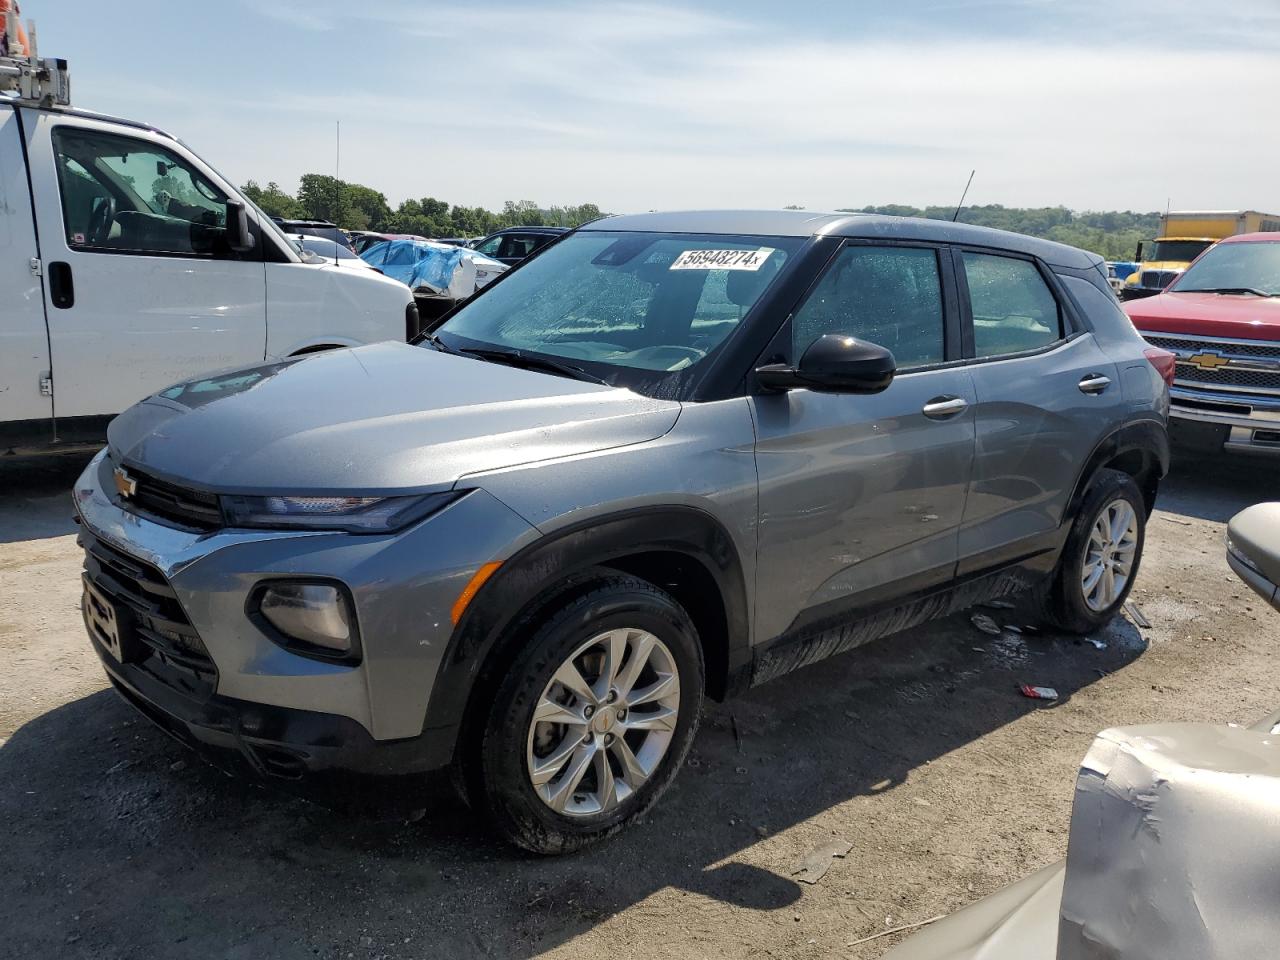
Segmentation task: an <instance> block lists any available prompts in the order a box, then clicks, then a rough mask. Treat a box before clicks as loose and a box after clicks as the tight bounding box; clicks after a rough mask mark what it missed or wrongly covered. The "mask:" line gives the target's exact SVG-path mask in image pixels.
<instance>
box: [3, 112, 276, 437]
mask: <svg viewBox="0 0 1280 960" xmlns="http://www.w3.org/2000/svg"><path fill="white" fill-rule="evenodd" d="M23 126H24V128H25V133H26V137H27V152H28V155H29V157H30V163H31V178H32V185H33V187H34V189H35V195H36V197H38V198H39V202H38V204H37V209H36V222H37V224H38V226H39V231H40V242H41V254H42V257H43V259H44V265H45V274H46V284H45V290H46V296H47V298H48V302H47V313H48V318H49V343H50V347H51V352H52V358H51V359H52V364H53V380H54V411H55V414H56V415H57V417H58V420H59V422H61V421H62V419H63V418H65V417H82V416H94V415H103V414H115V413H119V412H120V411H121V410H123V409H125V408H126V407H128V406H130V405H131V404H133V403H135V402H136V401H138V400H141V399H142V398H143V397H145V396H147V395H149V394H151V393H154V392H155V391H157V390H159V389H162V388H163V387H165V386H167V385H169V384H171V383H174V382H176V381H179V380H185V379H188V378H191V377H194V376H198V375H200V374H203V373H207V372H209V371H212V370H217V369H221V368H225V367H231V366H237V365H241V364H246V363H252V362H258V361H261V360H262V359H263V356H264V350H265V341H266V292H265V272H264V265H263V263H262V252H261V247H260V246H257V247H255V248H254V249H253V250H251V251H249V252H248V253H245V254H240V253H236V252H234V251H232V250H230V249H229V248H228V246H227V243H226V215H227V207H226V203H227V200H228V198H229V196H230V192H229V188H228V186H226V185H220V183H219V181H218V178H217V177H216V175H215V174H213V173H212V171H209V170H208V169H207V168H203V167H202V166H201V165H200V164H198V163H197V162H196V161H195V160H194V158H192V157H191V156H190V155H189V154H187V153H186V152H185V151H183V150H182V148H181V147H180V146H179V145H178V144H177V143H175V142H174V141H173V140H170V139H168V138H167V137H163V136H161V135H157V134H153V133H151V132H149V131H146V130H137V131H132V130H131V131H130V132H129V134H128V135H125V134H123V133H121V132H120V128H119V126H117V125H112V124H106V123H100V122H97V121H92V120H87V119H83V118H79V117H68V116H63V115H59V114H56V113H48V112H36V111H24V112H23Z"/></svg>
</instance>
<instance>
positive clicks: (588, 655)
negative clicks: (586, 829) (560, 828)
mask: <svg viewBox="0 0 1280 960" xmlns="http://www.w3.org/2000/svg"><path fill="white" fill-rule="evenodd" d="M679 712H680V675H679V670H678V668H677V667H676V662H675V658H674V657H672V655H671V651H670V650H668V649H667V647H666V645H665V644H664V643H663V642H662V641H661V640H659V639H658V638H657V637H656V636H654V635H653V634H652V633H649V632H648V631H647V630H642V629H639V628H630V627H623V628H619V629H615V630H609V631H607V632H605V633H601V634H599V635H597V636H595V637H592V638H591V639H590V640H588V641H587V642H586V643H584V644H583V645H582V646H580V647H579V648H578V649H577V650H575V651H574V652H573V653H572V654H571V655H570V656H569V657H568V658H567V659H566V660H565V661H564V662H563V663H562V664H561V665H560V667H559V669H557V670H556V672H555V674H554V675H552V678H551V681H550V682H549V683H548V684H547V685H546V687H545V688H544V689H543V691H542V695H541V696H540V697H539V698H538V704H537V706H536V707H535V709H534V712H533V719H532V721H531V722H530V724H529V733H528V737H527V748H526V769H527V771H528V774H529V781H530V783H531V784H532V785H533V788H534V790H535V791H536V792H537V794H538V796H539V797H540V798H541V799H542V801H543V803H545V804H546V805H547V806H549V807H550V808H551V809H552V810H555V811H556V812H557V813H561V814H564V815H566V816H570V817H582V816H591V815H595V814H600V813H607V812H609V811H611V810H614V809H616V808H617V807H618V805H619V804H621V803H623V802H625V801H626V800H627V798H628V797H630V796H632V795H633V794H634V793H635V792H636V791H637V790H639V789H640V788H641V787H642V786H643V785H644V783H645V781H647V780H648V779H649V778H650V777H651V776H652V775H653V773H654V771H655V770H657V768H658V765H659V764H660V763H661V762H662V758H663V757H664V756H666V753H667V748H668V747H669V746H670V745H671V741H672V738H673V736H674V734H675V730H676V721H677V719H678V717H679Z"/></svg>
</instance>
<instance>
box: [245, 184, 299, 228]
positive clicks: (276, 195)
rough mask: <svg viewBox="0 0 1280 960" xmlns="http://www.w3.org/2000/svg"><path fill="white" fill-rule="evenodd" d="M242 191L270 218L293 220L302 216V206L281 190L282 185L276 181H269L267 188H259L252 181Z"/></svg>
mask: <svg viewBox="0 0 1280 960" xmlns="http://www.w3.org/2000/svg"><path fill="white" fill-rule="evenodd" d="M240 190H241V191H242V192H243V193H244V195H245V196H246V197H248V198H249V199H250V200H252V201H253V202H254V203H256V204H257V205H258V206H259V207H261V208H262V211H263V212H264V213H265V214H266V215H267V216H269V217H282V218H284V219H286V220H292V219H296V218H297V217H300V216H302V205H301V204H299V203H298V201H297V200H295V199H294V198H293V197H291V196H289V194H287V193H285V192H284V191H283V190H281V189H280V184H278V183H276V182H275V181H274V180H271V181H268V182H267V185H266V187H265V188H263V187H260V186H258V184H257V181H254V180H250V181H249V182H248V183H246V184H245V185H244V186H243V187H241V188H240Z"/></svg>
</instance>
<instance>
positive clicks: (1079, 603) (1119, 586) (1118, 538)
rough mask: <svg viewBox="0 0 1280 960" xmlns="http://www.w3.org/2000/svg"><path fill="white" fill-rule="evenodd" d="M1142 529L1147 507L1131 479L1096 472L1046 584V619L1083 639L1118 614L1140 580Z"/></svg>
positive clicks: (1120, 475)
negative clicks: (1095, 476)
mask: <svg viewBox="0 0 1280 960" xmlns="http://www.w3.org/2000/svg"><path fill="white" fill-rule="evenodd" d="M1146 526H1147V511H1146V505H1145V504H1144V503H1143V499H1142V492H1141V491H1140V490H1139V489H1138V485H1137V484H1136V483H1135V482H1134V480H1133V478H1132V477H1130V476H1129V475H1128V474H1127V473H1122V472H1120V471H1119V470H1109V469H1107V470H1100V471H1099V472H1098V476H1097V478H1096V479H1095V481H1094V483H1093V486H1092V487H1090V488H1089V492H1088V493H1087V494H1086V495H1085V498H1084V503H1082V504H1081V506H1080V513H1079V515H1078V516H1077V517H1076V520H1075V523H1073V524H1072V526H1071V533H1070V534H1069V535H1068V536H1067V543H1066V546H1065V547H1064V548H1063V551H1062V557H1061V558H1060V559H1059V561H1058V566H1057V569H1056V570H1055V571H1054V574H1053V579H1052V580H1051V581H1050V584H1049V591H1048V597H1047V603H1046V609H1045V616H1046V619H1048V620H1049V622H1050V623H1052V624H1053V625H1054V626H1056V627H1058V628H1059V629H1061V630H1064V631H1066V632H1067V633H1078V634H1084V633H1089V632H1091V631H1093V630H1096V629H1098V628H1099V627H1101V626H1103V625H1104V624H1106V623H1107V622H1109V621H1110V620H1111V618H1112V617H1114V616H1115V615H1116V614H1117V613H1119V612H1120V608H1121V607H1122V606H1123V605H1124V602H1125V600H1126V599H1127V598H1128V596H1129V591H1130V590H1132V589H1133V581H1134V579H1135V578H1136V577H1137V575H1138V566H1139V564H1140V563H1141V562H1142V548H1143V544H1144V543H1145V541H1146Z"/></svg>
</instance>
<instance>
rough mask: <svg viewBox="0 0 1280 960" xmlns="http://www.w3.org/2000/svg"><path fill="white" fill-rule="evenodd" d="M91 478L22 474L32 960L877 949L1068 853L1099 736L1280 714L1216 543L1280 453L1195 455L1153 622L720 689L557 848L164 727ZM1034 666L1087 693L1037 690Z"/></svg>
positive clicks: (1175, 504)
mask: <svg viewBox="0 0 1280 960" xmlns="http://www.w3.org/2000/svg"><path fill="white" fill-rule="evenodd" d="M82 465H83V459H82V458H81V459H67V460H61V461H45V462H42V463H35V464H26V465H18V464H5V465H0V577H2V578H3V579H2V580H0V583H2V584H3V588H2V589H0V649H2V650H3V651H4V653H5V669H4V670H3V671H0V931H3V932H4V933H3V939H4V941H5V944H6V947H7V952H8V953H9V955H11V956H22V957H28V958H34V957H137V958H151V957H166V958H170V957H172V958H185V957H193V958H196V957H198V958H201V960H206V958H223V957H226V958H240V957H244V958H249V957H254V958H258V957H286V958H294V957H315V956H320V957H331V958H344V957H345V958H375V957H385V958H419V957H422V958H426V957H431V958H435V957H444V956H448V957H487V956H497V957H534V956H550V957H571V956H573V957H577V956H583V955H587V956H602V955H606V954H607V955H609V956H610V957H613V958H617V960H622V958H626V957H633V956H634V957H643V958H645V960H658V958H664V957H671V958H694V957H698V958H701V957H762V956H784V957H815V958H816V957H830V956H848V957H853V958H872V957H877V956H879V955H880V954H881V953H883V952H884V951H885V950H886V949H888V947H889V946H891V945H892V944H893V943H895V942H897V941H898V940H899V939H900V937H899V936H898V935H893V936H887V937H883V938H880V939H878V940H875V941H872V942H870V943H866V944H863V945H860V946H856V947H847V946H846V945H847V944H848V943H850V942H851V941H854V940H858V939H860V938H862V937H866V936H869V935H871V934H873V933H876V932H878V931H883V930H886V929H888V928H889V927H894V926H898V925H900V924H903V923H912V922H915V921H919V920H924V919H927V918H929V917H932V916H934V915H936V914H939V913H947V912H950V911H952V910H955V909H956V908H957V907H960V906H963V905H964V904H966V903H969V902H971V901H973V900H975V899H977V898H979V897H981V896H983V895H984V894H987V893H990V892H991V891H993V890H995V889H997V888H998V887H1000V886H1003V885H1004V884H1006V883H1008V882H1010V881H1011V880H1014V879H1016V878H1018V877H1021V876H1024V875H1025V874H1027V873H1029V872H1030V871H1031V870H1033V869H1035V868H1037V867H1040V866H1043V865H1044V864H1046V863H1049V862H1051V861H1052V860H1055V859H1056V858H1058V857H1060V856H1062V854H1063V852H1064V849H1065V845H1066V839H1067V824H1068V819H1069V815H1070V800H1071V793H1072V786H1073V780H1074V775H1075V770H1076V764H1077V762H1078V761H1079V759H1080V757H1081V756H1083V754H1084V752H1085V749H1086V748H1087V747H1088V744H1089V742H1090V740H1091V738H1092V737H1093V735H1094V733H1095V732H1096V731H1098V730H1099V729H1102V728H1104V727H1107V726H1114V725H1118V724H1129V723H1141V722H1148V721H1157V720H1207V721H1241V722H1244V721H1252V720H1254V719H1256V718H1257V717H1258V716H1261V715H1262V714H1264V713H1265V712H1267V711H1268V710H1270V709H1272V708H1274V707H1276V706H1280V694H1278V692H1277V680H1278V679H1280V669H1278V667H1277V661H1276V658H1275V657H1274V655H1273V650H1274V646H1275V643H1276V641H1277V639H1280V616H1277V615H1275V614H1273V613H1270V612H1269V611H1268V609H1267V608H1266V607H1265V605H1263V604H1262V603H1261V602H1260V601H1257V600H1256V599H1255V598H1254V596H1253V594H1251V593H1250V592H1249V591H1248V590H1247V589H1246V588H1244V587H1243V586H1242V585H1241V584H1240V583H1239V582H1238V581H1237V580H1236V579H1235V578H1234V577H1233V576H1232V575H1231V573H1230V571H1229V570H1228V568H1227V565H1226V562H1225V560H1224V558H1223V549H1222V534H1223V527H1224V523H1225V521H1226V520H1227V519H1228V518H1229V517H1230V516H1231V515H1232V514H1233V513H1235V512H1236V511H1237V510H1239V509H1240V508H1242V507H1244V506H1246V505H1247V504H1249V503H1253V502H1255V501H1258V500H1262V499H1269V498H1273V497H1276V496H1278V495H1280V464H1272V463H1268V462H1267V461H1264V460H1258V459H1234V458H1228V457H1225V456H1223V457H1214V458H1202V459H1195V458H1181V459H1180V460H1179V461H1178V463H1177V464H1176V465H1175V470H1174V474H1173V475H1172V476H1171V477H1170V478H1169V479H1168V480H1167V481H1166V483H1165V487H1164V489H1163V490H1162V491H1161V494H1160V501H1159V504H1158V509H1157V512H1156V514H1155V516H1154V518H1153V519H1152V521H1151V523H1150V527H1149V530H1148V539H1147V552H1146V558H1145V560H1144V562H1143V566H1142V571H1141V574H1140V576H1139V580H1138V584H1137V588H1136V591H1135V595H1134V599H1136V600H1137V601H1138V603H1139V604H1140V606H1141V609H1142V611H1143V612H1144V613H1145V615H1146V617H1147V618H1148V619H1149V620H1150V621H1151V624H1152V625H1151V628H1150V629H1141V630H1140V629H1138V628H1137V627H1136V626H1135V625H1134V624H1132V623H1130V622H1129V621H1127V620H1123V619H1122V620H1118V621H1116V622H1115V623H1113V624H1112V625H1111V626H1110V627H1109V628H1108V629H1107V630H1106V631H1104V632H1102V633H1100V634H1098V635H1097V637H1096V638H1095V639H1097V640H1099V641H1101V642H1102V643H1105V645H1106V646H1105V648H1104V649H1098V648H1096V647H1095V646H1094V645H1093V644H1092V643H1089V642H1082V641H1076V640H1071V639H1067V638H1062V637H1056V636H1051V635H1041V636H1024V637H1018V636H1016V635H1013V634H1006V635H1004V636H1002V637H998V638H997V637H991V636H987V635H985V634H983V633H981V632H979V631H978V630H976V629H975V628H974V627H973V626H972V625H971V624H970V622H969V618H968V616H967V615H960V616H957V617H954V618H952V619H951V620H948V621H946V622H943V623H941V624H937V625H934V626H932V627H929V628H927V629H922V630H916V631H912V632H910V633H909V634H905V635H902V636H899V637H895V638H890V639H888V640H886V641H882V642H880V643H877V644H873V645H871V646H869V647H866V648H864V649H862V650H859V651H855V652H853V653H850V654H846V655H844V656H841V657H838V658H836V659H834V660H830V661H827V662H826V663H823V664H821V665H818V666H815V667H810V668H808V669H806V670H802V671H800V672H798V673H795V674H792V675H791V676H788V677H785V678H783V679H781V680H778V681H775V682H774V683H771V684H768V685H766V686H764V687H762V688H760V689H758V690H755V691H753V692H751V693H750V694H749V695H747V696H745V697H742V698H741V699H739V700H737V701H734V702H733V703H731V704H728V705H724V706H713V707H711V709H710V710H709V713H708V715H707V717H706V719H705V721H704V724H703V727H702V730H701V732H700V734H699V736H698V739H697V741H696V743H695V745H694V750H693V754H692V756H691V758H690V760H689V763H688V766H687V768H686V769H685V770H683V771H682V773H681V775H680V777H679V779H678V780H677V781H676V784H675V786H674V788H673V789H672V791H671V792H670V793H668V795H667V796H666V797H665V798H664V799H663V801H662V802H661V803H660V804H659V805H658V807H657V809H656V810H655V811H654V812H653V813H652V814H651V815H650V816H649V818H648V819H647V821H646V822H644V823H642V824H641V825H639V826H638V827H637V828H635V829H633V830H631V831H630V832H629V833H627V834H626V835H624V836H623V837H621V838H619V839H618V840H616V841H614V842H612V843H610V844H608V845H606V846H603V847H599V848H596V849H593V850H590V851H588V852H587V853H585V854H581V855H578V856H574V857H568V858H562V859H557V860H545V859H537V858H532V857H528V856H523V855H520V854H518V853H515V852H513V851H511V850H509V849H507V848H505V847H503V846H502V845H500V844H498V843H496V842H495V841H494V840H492V839H491V838H490V837H488V836H487V835H486V834H485V832H484V829H483V825H482V824H480V823H477V822H476V821H475V819H474V818H473V817H472V816H471V815H470V814H469V813H468V812H467V811H466V810H465V809H464V808H462V807H460V806H459V805H458V804H457V803H456V802H454V801H452V800H450V798H449V797H448V796H447V795H440V796H432V797H431V798H430V806H431V808H430V811H429V812H428V814H427V815H426V816H425V817H423V818H421V819H418V820H415V821H413V822H407V821H406V820H405V819H404V818H395V819H391V818H388V817H387V816H385V815H384V816H380V817H379V816H373V815H371V814H369V813H364V814H352V813H343V812H335V811H331V810H328V809H325V808H321V807H318V806H315V805H312V804H309V803H306V802H305V801H302V800H299V799H294V798H291V797H289V796H286V795H283V794H280V793H276V792H274V791H270V790H264V789H260V788H257V787H253V786H250V785H247V784H245V783H242V782H239V781H236V780H231V779H228V778H226V777H224V776H223V775H221V774H220V773H218V772H217V771H215V770H213V769H212V768H209V767H207V766H205V765H204V764H203V763H201V762H200V761H198V760H196V759H195V758H194V757H190V756H189V755H188V754H187V752H186V751H185V750H184V749H183V748H181V747H180V746H178V745H177V744H175V743H173V742H172V741H170V740H168V739H167V738H166V737H165V736H164V735H163V734H161V733H159V732H158V731H156V730H154V729H153V728H152V727H150V726H149V725H148V724H147V723H146V722H145V721H143V720H141V719H139V718H138V717H137V716H136V715H135V714H134V713H133V712H132V711H131V710H130V709H129V708H128V707H126V706H125V705H124V704H123V703H122V702H121V701H120V700H119V699H118V698H117V697H116V696H115V695H114V694H113V693H112V692H111V691H110V690H108V689H105V686H106V684H105V681H104V680H103V677H102V673H101V671H100V669H99V667H98V664H97V662H96V659H95V658H94V656H93V654H92V653H91V652H90V650H89V648H88V645H87V642H86V641H85V640H84V638H83V633H82V630H83V628H82V627H81V625H80V622H79V610H78V597H79V590H80V588H79V567H80V559H79V553H78V550H77V549H76V546H75V534H74V525H73V524H72V523H71V521H70V514H71V507H70V502H69V498H68V493H67V491H68V490H69V488H70V485H71V483H72V481H73V480H74V479H75V476H76V474H77V473H78V471H79V469H80V467H81V466H82ZM986 612H987V613H989V614H991V615H992V616H995V617H996V618H997V619H999V620H1001V621H1002V622H1015V623H1021V622H1025V619H1026V617H1024V616H1022V615H1020V614H1017V613H1010V612H1008V611H1001V610H989V611H986ZM1022 682H1029V683H1036V684H1046V685H1051V686H1053V687H1056V688H1057V689H1058V691H1059V692H1060V693H1061V695H1062V699H1061V700H1060V701H1059V702H1058V703H1056V704H1053V705H1045V704H1042V703H1039V702H1037V701H1032V700H1027V699H1024V698H1023V697H1021V696H1019V695H1018V693H1017V691H1016V685H1017V684H1018V683H1022ZM424 802H426V801H424ZM837 840H839V841H843V842H846V843H849V844H851V845H852V848H851V850H850V851H849V853H848V855H847V856H845V857H844V858H843V859H837V860H835V861H833V863H832V866H831V869H830V871H829V872H828V873H827V874H826V876H825V877H824V878H822V880H821V881H820V882H819V883H817V884H816V885H807V884H802V883H798V882H797V880H796V879H795V877H794V876H793V871H794V869H795V866H796V863H797V861H798V860H799V859H800V858H802V857H803V856H804V855H805V854H806V853H807V852H808V851H810V850H812V849H813V848H814V847H816V846H818V845H821V844H824V843H829V842H832V841H837Z"/></svg>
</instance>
